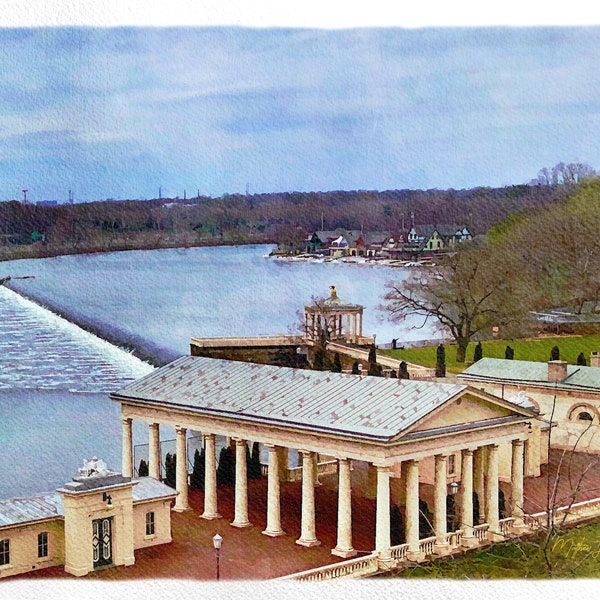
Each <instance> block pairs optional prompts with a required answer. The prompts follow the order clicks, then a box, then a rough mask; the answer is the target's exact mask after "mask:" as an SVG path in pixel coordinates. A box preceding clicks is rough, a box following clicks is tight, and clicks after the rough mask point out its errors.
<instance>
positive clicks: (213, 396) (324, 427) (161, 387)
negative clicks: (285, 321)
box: [111, 356, 467, 440]
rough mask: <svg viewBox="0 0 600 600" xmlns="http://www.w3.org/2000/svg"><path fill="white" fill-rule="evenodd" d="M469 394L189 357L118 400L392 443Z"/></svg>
mask: <svg viewBox="0 0 600 600" xmlns="http://www.w3.org/2000/svg"><path fill="white" fill-rule="evenodd" d="M466 389H467V386H466V385H459V384H451V383H437V382H431V381H413V380H404V379H386V378H382V377H362V376H358V375H346V374H342V373H331V372H325V371H308V370H302V369H291V368H287V367H275V366H272V365H262V364H255V363H244V362H237V361H228V360H221V359H215V358H205V357H200V356H182V357H181V358H178V359H177V360H175V361H173V362H172V363H170V364H168V365H166V366H164V367H161V368H160V369H157V370H155V371H153V372H152V373H151V374H149V375H147V376H145V377H143V378H142V379H140V380H138V381H136V382H134V383H132V384H129V385H127V386H126V387H124V388H123V389H121V390H119V391H118V392H116V393H114V394H112V395H111V397H112V398H113V400H116V401H120V400H132V401H135V402H141V403H144V404H149V405H160V406H164V407H166V408H169V407H177V408H182V409H186V410H191V411H197V412H200V413H203V414H208V415H219V416H225V417H229V418H234V419H241V420H254V421H259V422H262V423H266V424H278V425H282V426H289V427H301V428H305V429H310V430H316V431H329V432H334V433H338V434H345V435H350V436H354V437H359V438H376V439H381V440H389V439H391V438H393V437H395V436H396V435H398V434H399V433H401V432H402V431H404V430H406V429H407V428H409V427H410V426H412V425H414V424H415V423H416V422H417V421H418V420H420V419H421V418H422V417H424V416H425V415H427V414H429V413H430V412H431V411H432V410H434V409H435V408H437V407H438V406H441V405H442V404H444V403H445V402H447V401H448V400H450V399H452V398H454V397H455V396H456V395H458V394H460V393H461V392H463V391H465V390H466Z"/></svg>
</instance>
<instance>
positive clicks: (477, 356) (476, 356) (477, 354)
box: [473, 342, 483, 362]
mask: <svg viewBox="0 0 600 600" xmlns="http://www.w3.org/2000/svg"><path fill="white" fill-rule="evenodd" d="M482 358H483V348H482V347H481V342H477V345H476V346H475V350H474V351H473V362H477V361H478V360H481V359H482Z"/></svg>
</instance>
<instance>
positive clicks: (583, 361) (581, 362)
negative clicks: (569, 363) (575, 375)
mask: <svg viewBox="0 0 600 600" xmlns="http://www.w3.org/2000/svg"><path fill="white" fill-rule="evenodd" d="M577 364H578V365H579V366H580V367H587V360H586V359H585V354H584V353H583V352H580V353H579V355H578V356H577Z"/></svg>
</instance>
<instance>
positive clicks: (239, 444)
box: [231, 438, 251, 527]
mask: <svg viewBox="0 0 600 600" xmlns="http://www.w3.org/2000/svg"><path fill="white" fill-rule="evenodd" d="M231 525H233V527H250V525H251V523H250V521H249V520H248V477H247V471H246V440H240V439H237V438H236V440H235V513H234V518H233V523H231Z"/></svg>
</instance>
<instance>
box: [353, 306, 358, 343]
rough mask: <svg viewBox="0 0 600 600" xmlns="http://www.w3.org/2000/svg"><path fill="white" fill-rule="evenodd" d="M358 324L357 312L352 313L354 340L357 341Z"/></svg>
mask: <svg viewBox="0 0 600 600" xmlns="http://www.w3.org/2000/svg"><path fill="white" fill-rule="evenodd" d="M357 331H358V329H357V324H356V313H354V314H353V315H352V341H353V342H354V343H356V334H357Z"/></svg>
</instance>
